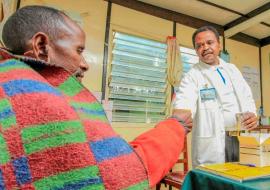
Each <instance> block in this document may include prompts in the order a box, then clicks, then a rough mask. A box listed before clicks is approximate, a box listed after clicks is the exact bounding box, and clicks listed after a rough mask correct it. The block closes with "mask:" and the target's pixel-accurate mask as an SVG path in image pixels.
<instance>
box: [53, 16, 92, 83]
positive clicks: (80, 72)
mask: <svg viewBox="0 0 270 190" xmlns="http://www.w3.org/2000/svg"><path fill="white" fill-rule="evenodd" d="M65 19H66V24H65V26H63V28H62V32H61V34H60V36H59V38H58V39H56V40H54V41H52V44H51V48H50V53H49V62H50V63H51V64H54V65H57V66H60V67H62V68H65V69H66V70H67V71H69V72H71V73H72V74H74V75H75V76H76V78H77V79H78V80H79V81H81V80H82V78H83V77H84V72H85V71H87V70H88V68H89V66H88V64H87V63H86V61H85V60H84V58H83V56H82V53H83V50H84V48H85V33H84V32H83V31H82V29H81V28H80V27H79V26H78V25H77V24H75V23H74V22H73V21H71V20H70V19H69V18H65Z"/></svg>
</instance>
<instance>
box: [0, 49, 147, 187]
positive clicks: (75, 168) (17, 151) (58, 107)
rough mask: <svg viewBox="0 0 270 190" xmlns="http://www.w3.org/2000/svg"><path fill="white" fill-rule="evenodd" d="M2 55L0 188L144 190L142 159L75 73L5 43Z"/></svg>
mask: <svg viewBox="0 0 270 190" xmlns="http://www.w3.org/2000/svg"><path fill="white" fill-rule="evenodd" d="M0 60H1V62H0V190H5V189H7V190H9V189H22V190H24V189H25V190H26V189H27V190H31V189H54V190H64V189H66V190H72V189H83V190H86V189H89V190H99V189H112V190H113V189H134V190H136V189H138V190H141V189H148V180H147V173H146V170H145V168H144V166H143V164H142V162H141V160H140V159H139V157H138V156H137V155H136V154H135V152H134V151H133V149H132V148H131V147H130V146H129V145H128V144H127V143H126V142H125V141H124V140H123V139H122V138H120V137H119V136H118V135H117V134H116V133H115V132H114V131H113V130H112V128H111V126H110V125H109V123H108V121H107V118H106V115H105V113H104V110H103V108H102V106H101V104H100V103H98V102H97V100H96V99H95V97H94V96H93V95H92V94H91V93H90V92H89V91H88V90H87V89H86V88H84V87H83V86H82V84H81V83H80V82H78V81H77V79H76V78H74V77H73V76H71V75H70V74H69V73H68V72H66V71H65V70H63V69H61V68H57V67H52V66H47V65H46V64H44V63H40V62H38V61H36V60H31V59H28V58H23V57H16V56H13V55H11V54H9V53H8V52H6V51H5V50H1V51H0ZM33 68H35V69H33Z"/></svg>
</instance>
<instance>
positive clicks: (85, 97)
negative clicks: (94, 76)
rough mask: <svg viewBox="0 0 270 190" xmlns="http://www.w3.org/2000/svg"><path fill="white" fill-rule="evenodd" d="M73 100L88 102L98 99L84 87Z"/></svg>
mask: <svg viewBox="0 0 270 190" xmlns="http://www.w3.org/2000/svg"><path fill="white" fill-rule="evenodd" d="M72 100H74V101H78V102H88V103H91V102H95V101H97V100H96V98H95V96H94V95H93V94H92V93H91V92H89V91H88V90H86V89H83V90H82V91H81V92H79V93H78V94H76V95H75V96H73V97H72Z"/></svg>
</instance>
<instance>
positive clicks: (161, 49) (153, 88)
mask: <svg viewBox="0 0 270 190" xmlns="http://www.w3.org/2000/svg"><path fill="white" fill-rule="evenodd" d="M166 51H167V45H166V44H165V43H161V42H157V41H153V40H149V39H145V38H141V37H137V36H132V35H127V34H124V33H119V32H114V33H113V47H112V59H111V64H110V66H111V69H110V74H109V81H108V85H109V92H108V97H109V100H111V101H113V113H112V121H113V122H133V123H151V122H154V123H156V122H157V121H160V120H162V119H164V118H165V116H166V113H167V112H168V111H167V107H168V106H167V102H168V100H170V97H171V95H170V88H169V84H168V82H167V64H166V61H167V54H166Z"/></svg>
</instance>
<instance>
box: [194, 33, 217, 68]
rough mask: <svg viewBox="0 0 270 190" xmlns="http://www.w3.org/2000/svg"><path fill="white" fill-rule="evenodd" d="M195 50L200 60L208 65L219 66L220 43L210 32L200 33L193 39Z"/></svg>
mask: <svg viewBox="0 0 270 190" xmlns="http://www.w3.org/2000/svg"><path fill="white" fill-rule="evenodd" d="M195 49H196V53H197V55H198V56H199V58H200V60H201V61H202V62H204V63H206V64H209V65H218V64H219V59H218V56H219V52H220V50H221V47H220V43H219V41H218V39H217V38H216V36H215V34H214V33H213V32H212V31H204V32H200V33H198V34H197V35H196V37H195Z"/></svg>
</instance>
